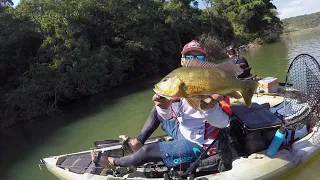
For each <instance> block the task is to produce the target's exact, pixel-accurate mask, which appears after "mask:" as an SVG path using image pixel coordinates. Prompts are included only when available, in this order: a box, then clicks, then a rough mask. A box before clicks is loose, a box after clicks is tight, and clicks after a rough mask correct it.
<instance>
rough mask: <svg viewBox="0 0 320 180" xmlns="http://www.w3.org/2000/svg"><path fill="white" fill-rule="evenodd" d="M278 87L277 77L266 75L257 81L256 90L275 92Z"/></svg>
mask: <svg viewBox="0 0 320 180" xmlns="http://www.w3.org/2000/svg"><path fill="white" fill-rule="evenodd" d="M278 89H279V82H278V79H277V78H274V77H266V78H263V79H261V80H260V81H259V87H258V88H257V92H262V93H277V92H278Z"/></svg>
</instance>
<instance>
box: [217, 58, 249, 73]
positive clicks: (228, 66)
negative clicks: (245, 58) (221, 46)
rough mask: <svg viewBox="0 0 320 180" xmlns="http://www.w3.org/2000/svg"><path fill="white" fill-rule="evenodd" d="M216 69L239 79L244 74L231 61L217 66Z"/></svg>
mask: <svg viewBox="0 0 320 180" xmlns="http://www.w3.org/2000/svg"><path fill="white" fill-rule="evenodd" d="M216 68H217V69H219V70H222V71H224V72H226V73H228V74H229V75H231V76H234V77H237V76H239V75H240V74H242V73H243V69H242V68H241V67H239V66H237V65H236V64H234V63H233V62H231V61H226V62H223V63H220V64H217V65H216Z"/></svg>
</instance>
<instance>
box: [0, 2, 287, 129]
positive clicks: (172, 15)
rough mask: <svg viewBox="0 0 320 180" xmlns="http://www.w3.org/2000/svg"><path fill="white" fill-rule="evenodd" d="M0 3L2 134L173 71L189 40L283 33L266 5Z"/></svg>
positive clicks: (239, 37) (211, 39) (224, 39)
mask: <svg viewBox="0 0 320 180" xmlns="http://www.w3.org/2000/svg"><path fill="white" fill-rule="evenodd" d="M0 1H1V2H2V3H1V5H0V30H1V31H0V124H1V128H4V127H7V126H10V125H12V124H15V123H17V122H21V121H29V120H33V119H35V118H37V117H40V116H43V115H52V114H54V113H56V112H59V111H60V108H59V107H61V105H63V104H67V103H68V102H70V101H73V100H77V99H81V98H83V97H84V96H90V95H95V94H98V93H101V92H104V91H106V90H108V89H110V88H112V87H115V86H118V85H121V84H123V83H126V82H128V81H130V80H133V79H135V78H139V77H143V76H146V75H152V74H155V73H158V72H164V71H168V70H171V69H172V68H175V67H177V66H178V65H179V59H180V51H181V48H182V46H183V45H184V44H185V43H186V42H188V41H190V40H191V39H195V38H197V37H199V38H200V40H202V41H204V42H205V40H206V39H208V40H209V41H208V42H207V43H206V44H207V45H210V44H211V45H212V44H214V42H221V44H222V42H227V43H230V42H232V41H233V40H235V39H244V40H247V41H248V40H251V39H252V38H256V37H259V36H260V35H266V34H268V33H269V32H272V33H273V32H277V33H279V32H280V31H275V30H277V28H279V29H281V28H280V27H281V24H280V21H279V19H278V18H276V16H275V10H274V8H275V7H274V6H273V5H272V4H271V3H270V2H269V1H266V0H264V1H257V0H252V1H239V0H238V1H236V2H237V3H231V1H226V2H227V3H226V4H223V3H222V2H223V1H216V5H215V4H213V6H212V7H211V8H208V9H207V10H200V9H198V8H197V4H198V3H197V1H195V0H171V1H164V0H148V1H144V0H68V1H65V0H22V1H21V3H20V4H19V5H18V6H17V7H16V8H12V7H11V6H10V4H11V3H10V2H11V1H10V2H9V1H7V3H4V2H5V1H4V0H0ZM258 2H259V3H258ZM208 3H210V2H208ZM256 3H258V4H256ZM224 9H225V10H224ZM239 13H240V14H239ZM229 14H230V15H229ZM240 20H241V21H240ZM201 35H202V36H201ZM268 35H269V34H268ZM200 36H201V37H200ZM213 37H214V38H213ZM212 47H213V46H212ZM212 47H210V46H209V47H207V48H208V49H209V51H210V52H212V54H216V56H217V57H214V56H212V57H214V58H219V57H221V56H222V55H221V54H218V53H215V52H216V51H214V50H210V49H212ZM220 49H221V46H220Z"/></svg>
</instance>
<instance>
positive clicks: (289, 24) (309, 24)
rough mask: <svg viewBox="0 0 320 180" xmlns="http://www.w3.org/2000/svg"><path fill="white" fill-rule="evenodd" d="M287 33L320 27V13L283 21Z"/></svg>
mask: <svg viewBox="0 0 320 180" xmlns="http://www.w3.org/2000/svg"><path fill="white" fill-rule="evenodd" d="M282 21H283V27H284V30H285V31H286V32H292V31H298V30H301V29H308V28H314V27H318V26H320V12H317V13H312V14H308V15H302V16H296V17H291V18H286V19H283V20H282Z"/></svg>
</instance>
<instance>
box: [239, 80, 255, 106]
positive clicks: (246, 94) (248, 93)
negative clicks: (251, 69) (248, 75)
mask: <svg viewBox="0 0 320 180" xmlns="http://www.w3.org/2000/svg"><path fill="white" fill-rule="evenodd" d="M258 85H259V83H258V81H252V80H245V81H244V88H242V92H241V94H242V97H243V99H244V102H245V103H246V105H247V106H248V107H249V108H250V107H251V104H252V101H251V100H252V96H253V94H254V93H255V92H256V90H257V88H258Z"/></svg>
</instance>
